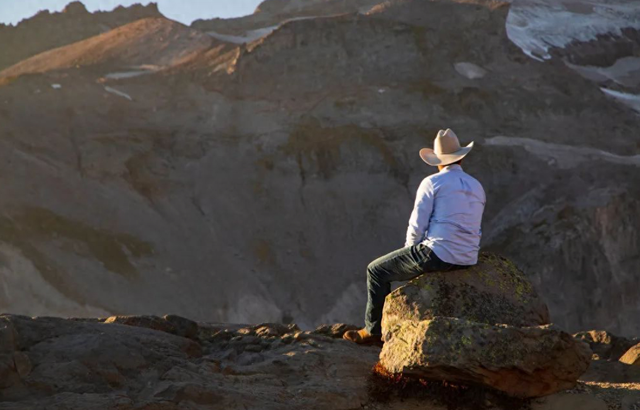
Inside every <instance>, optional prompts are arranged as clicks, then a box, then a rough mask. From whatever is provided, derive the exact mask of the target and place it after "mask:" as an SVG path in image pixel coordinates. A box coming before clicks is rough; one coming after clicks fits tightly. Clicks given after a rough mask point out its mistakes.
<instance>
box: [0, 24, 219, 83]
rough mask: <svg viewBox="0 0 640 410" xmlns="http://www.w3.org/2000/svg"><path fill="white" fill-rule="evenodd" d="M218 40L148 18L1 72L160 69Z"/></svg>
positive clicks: (184, 27) (23, 73) (47, 52)
mask: <svg viewBox="0 0 640 410" xmlns="http://www.w3.org/2000/svg"><path fill="white" fill-rule="evenodd" d="M214 41H215V40H214V39H212V38H211V37H209V36H207V35H205V34H202V33H200V32H199V31H197V30H193V29H190V28H188V27H186V26H183V25H182V24H180V23H176V22H174V21H171V20H167V19H165V18H164V17H156V18H147V19H141V20H138V21H135V22H133V23H130V24H126V25H124V26H121V27H118V28H116V29H114V30H111V31H108V32H106V33H104V34H100V35H98V36H95V37H91V38H89V39H86V40H83V41H80V42H78V43H74V44H71V45H68V46H64V47H60V48H55V49H53V50H49V51H46V52H44V53H41V54H38V55H36V56H34V57H31V58H28V59H26V60H24V61H21V62H20V63H18V64H16V65H14V66H12V67H10V68H8V69H6V70H3V71H1V72H0V76H2V77H15V76H21V75H25V74H34V73H42V72H49V71H54V70H61V69H69V68H79V67H92V66H98V67H102V68H107V67H114V68H116V69H117V68H118V67H127V66H128V67H140V66H143V67H147V68H153V69H159V68H162V67H167V66H171V65H175V64H178V63H180V62H182V61H184V60H188V59H189V57H190V56H192V55H194V54H197V53H199V52H201V51H203V50H206V49H209V48H210V47H211V45H212V43H213V42H214Z"/></svg>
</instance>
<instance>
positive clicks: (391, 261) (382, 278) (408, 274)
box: [364, 243, 461, 335]
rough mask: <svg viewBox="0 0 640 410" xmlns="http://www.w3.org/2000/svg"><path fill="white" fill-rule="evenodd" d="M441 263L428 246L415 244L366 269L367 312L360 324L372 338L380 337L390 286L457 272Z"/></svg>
mask: <svg viewBox="0 0 640 410" xmlns="http://www.w3.org/2000/svg"><path fill="white" fill-rule="evenodd" d="M459 267H461V266H459V265H453V264H450V263H447V262H444V261H442V260H441V259H440V258H438V256H437V255H436V254H435V252H433V251H432V250H431V249H430V248H429V247H428V246H426V245H423V244H421V243H420V244H417V245H413V246H407V247H405V248H402V249H398V250H396V251H393V252H391V253H388V254H386V255H384V256H381V257H379V258H378V259H376V260H374V261H373V262H371V263H370V264H369V266H368V267H367V292H368V298H367V312H366V314H365V318H364V322H365V327H366V329H367V331H368V332H369V333H370V334H372V335H379V334H381V333H382V328H381V326H380V322H381V321H382V307H383V306H384V298H385V297H387V295H388V294H389V293H390V292H391V282H397V281H405V280H411V279H413V278H415V277H416V276H419V275H421V274H423V273H425V272H439V271H448V270H451V269H453V268H459Z"/></svg>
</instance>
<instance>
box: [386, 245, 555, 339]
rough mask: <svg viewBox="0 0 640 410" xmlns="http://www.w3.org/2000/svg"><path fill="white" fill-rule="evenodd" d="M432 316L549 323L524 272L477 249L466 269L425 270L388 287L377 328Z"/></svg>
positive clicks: (387, 329)
mask: <svg viewBox="0 0 640 410" xmlns="http://www.w3.org/2000/svg"><path fill="white" fill-rule="evenodd" d="M437 316H444V317H457V318H463V319H468V320H471V321H474V322H479V323H486V324H491V325H493V324H496V323H503V324H508V325H512V326H537V325H546V324H548V323H549V311H548V308H547V306H546V304H545V303H544V302H543V301H542V299H541V298H540V297H539V296H538V294H537V293H536V291H535V289H534V288H533V286H532V285H531V283H530V282H529V281H528V280H527V278H526V277H525V275H524V273H523V272H522V271H521V270H519V269H518V268H517V267H516V266H515V265H514V264H513V262H511V261H509V260H508V259H506V258H503V257H501V256H498V255H495V254H491V253H483V254H481V255H480V257H479V260H478V264H477V265H474V266H472V267H470V268H467V269H460V270H454V271H448V272H430V273H426V274H424V275H422V276H419V277H418V278H416V279H414V280H412V281H410V282H409V283H407V284H406V285H404V286H401V287H400V288H398V289H396V290H395V291H393V292H392V293H391V294H389V296H387V299H386V301H385V306H384V313H383V320H382V328H383V330H382V331H383V335H384V336H385V338H386V337H387V335H388V333H389V332H390V331H391V329H392V328H393V327H394V326H395V325H396V324H397V323H400V322H404V321H407V320H410V321H420V320H426V319H433V318H435V317H437Z"/></svg>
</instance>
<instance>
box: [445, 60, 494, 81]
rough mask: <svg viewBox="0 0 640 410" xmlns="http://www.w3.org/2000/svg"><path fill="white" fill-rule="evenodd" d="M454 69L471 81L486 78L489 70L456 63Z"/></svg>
mask: <svg viewBox="0 0 640 410" xmlns="http://www.w3.org/2000/svg"><path fill="white" fill-rule="evenodd" d="M453 68H455V70H456V71H457V72H458V74H460V75H461V76H463V77H466V78H468V79H469V80H476V79H478V78H482V77H484V76H485V75H486V74H487V70H485V69H484V68H482V67H480V66H477V65H475V64H473V63H467V62H461V63H455V64H454V65H453Z"/></svg>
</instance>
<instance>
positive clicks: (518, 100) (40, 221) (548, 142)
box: [0, 0, 640, 335]
mask: <svg viewBox="0 0 640 410" xmlns="http://www.w3.org/2000/svg"><path fill="white" fill-rule="evenodd" d="M338 4H339V5H340V7H338V6H337V5H338ZM303 5H304V7H303ZM306 5H308V6H309V7H311V8H310V9H307V8H305V7H306ZM334 5H335V7H336V8H335V9H332V7H334ZM517 6H518V5H517V4H516V5H514V6H513V7H517ZM313 7H315V8H313ZM145 10H149V9H145ZM318 10H324V12H323V13H322V15H321V16H320V17H317V15H315V14H314V13H316V12H317V11H318ZM123 12H124V11H123ZM114 13H115V12H114ZM153 13H155V12H153ZM109 15H110V14H109ZM285 15H286V18H285V20H286V22H284V24H282V25H278V24H279V22H280V18H281V16H285ZM509 15H510V6H509V4H506V3H498V2H454V1H448V0H439V1H429V2H424V1H420V0H403V1H390V2H389V1H387V2H384V3H380V4H378V5H373V4H370V3H369V2H365V1H353V2H349V1H346V2H345V1H340V2H331V1H326V2H304V4H303V3H302V2H293V1H292V2H277V1H274V2H268V3H265V4H263V5H262V6H260V7H259V9H258V11H257V12H256V13H255V14H254V15H252V16H249V17H245V18H243V19H241V20H238V21H236V20H232V21H229V22H227V23H223V22H220V21H218V22H216V21H214V22H199V23H194V25H193V27H191V28H189V27H184V26H182V25H179V24H177V23H175V22H172V21H169V20H166V19H164V18H161V17H153V18H150V19H143V20H138V21H135V22H132V23H130V24H126V25H123V26H121V27H119V28H117V29H115V30H111V31H109V32H106V33H103V34H100V35H98V36H94V37H88V36H87V38H86V39H84V40H82V41H79V42H76V43H73V44H69V45H67V46H64V47H61V48H58V49H55V50H49V51H46V52H45V54H40V55H36V56H34V57H31V58H28V59H24V58H26V57H27V56H28V55H29V54H31V53H29V54H25V55H22V56H18V57H11V56H9V57H7V55H8V54H6V52H5V51H4V50H5V49H4V48H3V51H2V52H0V59H6V61H7V62H9V61H11V63H16V64H14V65H13V66H12V67H9V68H7V69H6V70H4V71H2V72H0V136H1V138H0V143H1V144H2V149H1V150H0V159H1V160H0V176H2V183H1V184H0V211H1V212H0V242H1V243H0V255H1V258H0V261H2V264H1V265H0V286H2V294H3V295H4V296H3V298H2V299H0V309H1V310H2V311H11V312H16V313H21V314H27V315H43V314H44V315H61V316H110V315H116V314H164V313H166V312H174V313H177V314H181V315H185V316H189V317H192V318H194V319H196V320H202V321H213V322H240V323H252V322H253V323H258V322H265V321H270V322H284V323H290V322H292V321H295V322H297V323H298V324H299V325H300V326H301V328H303V329H308V328H311V327H314V326H315V325H317V324H320V323H325V322H338V321H340V322H351V323H361V321H362V317H363V310H364V303H365V281H364V279H365V276H364V275H365V268H366V266H367V264H368V263H369V262H370V261H371V260H373V259H374V258H376V257H378V256H380V255H382V254H385V253H387V252H389V251H391V250H394V249H396V248H398V247H400V246H402V244H403V239H404V232H405V229H406V222H407V220H408V217H409V213H410V211H411V208H412V205H413V200H414V195H415V190H416V188H417V186H418V184H419V182H420V181H421V180H422V178H424V177H425V176H426V175H428V174H429V173H431V172H433V171H434V170H432V169H429V168H428V167H427V166H426V165H425V164H423V163H422V162H421V161H420V159H419V157H418V155H417V152H418V150H419V148H421V147H423V146H429V145H430V144H431V143H432V138H433V136H434V135H435V133H436V132H437V130H438V129H440V128H443V127H451V128H452V129H454V130H455V131H456V133H457V134H458V135H459V136H460V137H461V140H462V142H463V143H466V142H469V141H471V140H475V141H476V148H474V152H473V153H472V154H471V155H470V156H469V157H468V160H465V164H464V167H465V170H467V171H468V172H469V173H471V174H472V175H474V176H475V177H476V178H477V179H479V180H480V181H481V182H482V183H483V185H484V187H485V190H486V192H487V197H488V201H487V207H486V211H485V217H484V224H483V234H484V237H483V242H482V246H483V248H485V249H488V250H494V251H497V252H499V253H502V254H505V255H507V256H509V257H510V258H511V259H513V260H515V261H516V262H517V264H518V265H519V266H521V267H522V268H523V270H524V272H525V273H526V274H527V275H528V277H529V278H530V280H531V281H532V282H533V284H534V286H535V287H536V288H537V289H538V290H539V292H540V294H541V295H542V297H543V298H544V299H545V301H546V302H547V304H548V305H549V308H550V313H551V321H552V322H554V323H556V324H558V325H560V326H562V327H564V328H566V329H568V330H570V331H577V330H580V329H585V328H601V329H608V330H611V331H614V332H616V333H618V334H621V335H636V334H639V333H640V323H639V322H638V321H637V320H636V318H637V317H638V314H639V313H640V302H639V301H640V298H639V297H638V296H639V294H638V292H639V291H638V289H640V286H639V285H640V277H639V276H638V275H637V266H638V262H640V253H639V251H638V249H640V247H638V246H637V245H638V242H639V236H638V235H639V234H638V229H637V228H638V227H639V226H640V220H638V212H637V210H638V209H639V207H640V195H639V192H638V189H639V188H638V186H640V185H639V184H638V175H640V174H638V167H639V166H640V160H639V159H638V158H639V156H638V155H640V136H639V135H640V134H639V133H638V129H639V126H638V119H637V113H636V112H634V111H633V110H632V109H631V108H630V107H628V106H625V105H623V104H619V103H618V101H616V100H614V99H611V98H609V97H608V96H607V95H605V94H604V93H603V92H602V91H601V90H600V89H599V86H598V84H597V83H594V82H593V81H592V80H589V79H586V78H582V77H581V76H579V75H577V74H576V72H575V71H574V70H573V69H571V68H570V67H568V66H567V65H566V64H565V63H564V62H562V61H560V59H558V58H556V59H554V58H551V59H549V60H545V61H538V60H536V59H533V58H530V57H529V56H527V54H525V53H524V52H523V50H522V49H521V48H519V47H518V46H516V45H515V44H514V43H513V42H512V41H511V40H510V39H509V36H508V26H507V25H506V22H508V20H509ZM89 16H91V15H89ZM100 16H102V17H106V16H107V14H99V15H98V17H100ZM131 16H133V14H131ZM303 17H304V18H303ZM64 18H65V17H64V14H62V15H57V14H54V15H50V16H47V15H39V16H37V17H35V18H34V19H33V21H32V20H29V21H26V22H23V23H21V24H20V25H19V26H18V27H16V28H11V27H9V28H3V29H2V30H5V31H6V30H9V32H12V31H11V30H18V29H20V30H24V32H25V33H28V32H30V30H27V29H26V27H27V26H32V25H33V27H34V28H33V33H35V34H33V37H29V36H27V37H25V38H46V37H47V36H46V35H41V34H37V33H38V31H37V30H39V29H36V28H35V27H43V29H44V27H47V24H42V23H40V24H35V23H34V21H38V19H48V20H47V21H57V20H56V19H64ZM92 18H97V17H92ZM131 19H132V20H133V19H134V18H133V17H131ZM118 21H121V20H118ZM122 21H123V22H124V20H122ZM236 22H238V28H237V29H232V28H231V27H232V26H234V24H236ZM208 24H213V25H212V26H210V27H209V26H207V25H208ZM93 26H98V25H97V24H95V25H93ZM274 26H275V27H274ZM21 27H23V28H21ZM207 33H208V34H207ZM95 34H98V32H96V33H95ZM5 35H6V34H2V32H0V37H1V36H5ZM25 35H26V34H25ZM84 35H85V34H83V36H84ZM2 38H4V37H2ZM77 40H80V38H77ZM21 41H25V44H30V43H28V41H27V40H21ZM70 42H71V41H69V42H68V43H70ZM59 45H63V43H56V44H52V45H51V47H53V46H59ZM29 47H31V46H29ZM42 47H44V45H43V46H42ZM10 49H11V50H12V51H11V52H12V53H18V52H22V50H27V49H28V47H26V46H25V47H11V48H10ZM33 50H36V48H33ZM37 51H45V49H44V48H40V49H38V50H37ZM34 52H35V51H34ZM16 58H18V59H23V60H22V61H17V60H15V59H16ZM2 61H5V60H2Z"/></svg>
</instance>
